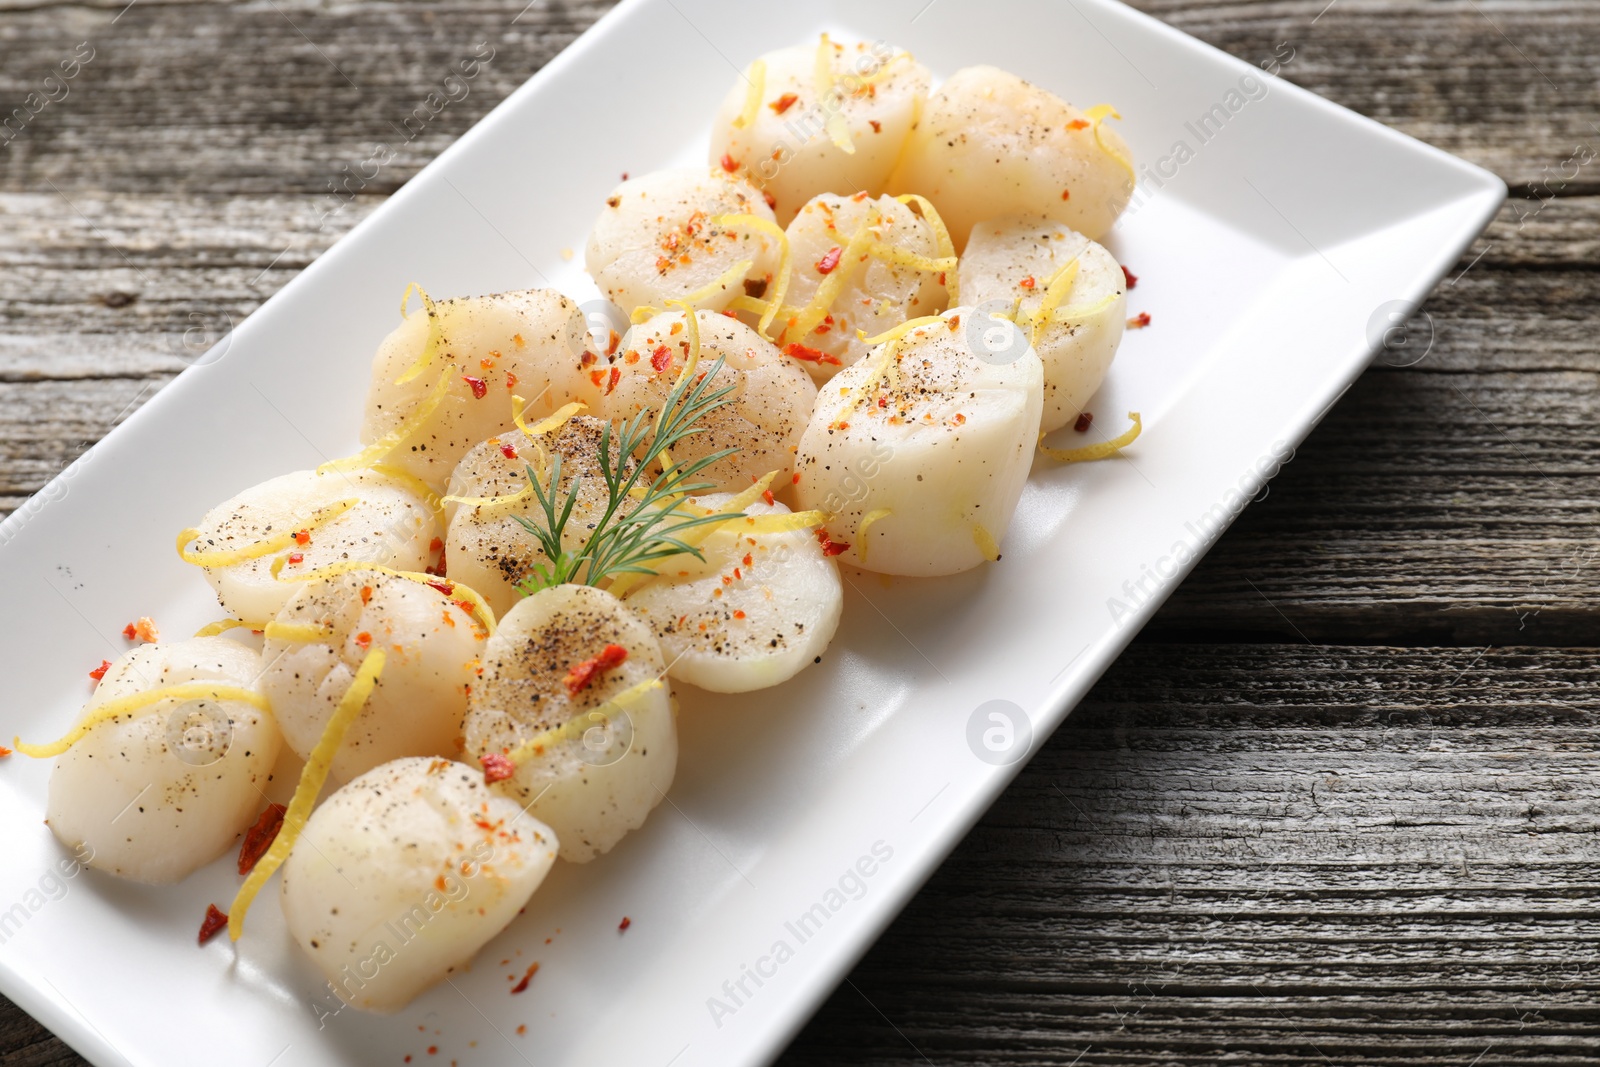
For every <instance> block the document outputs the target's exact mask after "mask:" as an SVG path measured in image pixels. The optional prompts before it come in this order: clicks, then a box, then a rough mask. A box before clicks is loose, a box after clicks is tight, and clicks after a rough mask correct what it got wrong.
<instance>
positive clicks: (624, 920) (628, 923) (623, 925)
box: [617, 915, 633, 932]
mask: <svg viewBox="0 0 1600 1067" xmlns="http://www.w3.org/2000/svg"><path fill="white" fill-rule="evenodd" d="M632 925H633V920H632V919H630V918H628V917H627V916H626V915H624V916H623V917H622V921H621V922H619V923H618V924H617V930H618V931H619V932H620V931H623V930H626V929H627V928H628V927H630V926H632Z"/></svg>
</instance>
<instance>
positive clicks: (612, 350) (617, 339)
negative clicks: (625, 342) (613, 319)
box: [606, 330, 622, 356]
mask: <svg viewBox="0 0 1600 1067" xmlns="http://www.w3.org/2000/svg"><path fill="white" fill-rule="evenodd" d="M607 332H608V333H609V334H610V337H609V338H608V339H607V341H606V355H608V356H614V355H616V354H617V346H618V345H620V344H621V343H622V337H621V336H620V335H619V334H618V333H617V331H616V330H609V331H607Z"/></svg>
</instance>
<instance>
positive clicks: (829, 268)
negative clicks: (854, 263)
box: [817, 245, 844, 274]
mask: <svg viewBox="0 0 1600 1067" xmlns="http://www.w3.org/2000/svg"><path fill="white" fill-rule="evenodd" d="M842 255H844V249H842V248H840V247H839V246H838V245H834V246H833V247H832V248H830V249H828V250H827V251H826V252H824V253H822V258H821V259H819V260H817V273H818V274H832V273H833V268H835V267H837V266H838V265H839V257H840V256H842Z"/></svg>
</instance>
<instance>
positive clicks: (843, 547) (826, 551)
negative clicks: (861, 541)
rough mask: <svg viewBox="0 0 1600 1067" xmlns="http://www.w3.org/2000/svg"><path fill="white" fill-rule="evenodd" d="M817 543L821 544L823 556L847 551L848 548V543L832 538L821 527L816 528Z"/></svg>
mask: <svg viewBox="0 0 1600 1067" xmlns="http://www.w3.org/2000/svg"><path fill="white" fill-rule="evenodd" d="M817 543H818V544H820V545H822V554H823V555H824V556H837V555H838V554H839V553H841V552H848V551H849V550H850V546H849V545H847V544H845V543H844V542H843V541H835V540H833V539H832V538H830V537H829V536H828V531H827V530H824V529H822V528H821V527H818V528H817Z"/></svg>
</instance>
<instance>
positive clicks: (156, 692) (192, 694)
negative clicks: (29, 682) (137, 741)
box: [11, 682, 270, 759]
mask: <svg viewBox="0 0 1600 1067" xmlns="http://www.w3.org/2000/svg"><path fill="white" fill-rule="evenodd" d="M207 697H210V698H211V699H212V700H239V701H243V702H244V703H246V704H249V705H251V706H252V707H256V708H260V709H261V710H262V711H267V710H270V709H269V707H268V705H267V698H266V697H264V696H262V695H261V694H260V693H258V692H256V691H255V690H254V689H244V688H241V687H240V686H236V685H217V684H215V683H213V682H186V683H184V684H183V685H169V686H164V687H163V688H161V689H148V690H146V691H144V692H143V693H130V694H128V695H127V696H125V697H118V698H116V699H115V700H108V701H106V702H105V703H104V704H100V705H98V706H96V707H93V708H91V709H89V711H88V713H87V714H85V715H84V717H83V718H82V719H80V720H78V723H77V725H75V726H74V727H73V728H72V729H70V730H68V731H67V732H66V733H65V734H64V735H62V736H61V737H60V738H59V739H57V740H55V741H52V742H50V743H49V744H48V745H30V744H26V743H25V742H24V741H23V740H22V739H21V738H20V737H18V738H13V739H12V741H11V745H12V747H13V748H15V749H16V750H17V751H18V752H20V753H22V754H23V755H24V756H32V757H33V758H34V759H48V758H50V757H51V756H59V755H61V753H63V752H65V751H67V749H69V748H71V747H72V746H73V745H75V744H77V743H78V742H79V741H82V740H83V739H84V737H85V736H87V735H88V733H89V731H90V730H93V729H94V728H95V727H96V726H99V725H100V724H101V723H105V722H110V721H111V720H113V719H120V718H121V717H122V716H124V715H126V716H129V717H130V718H132V717H134V716H136V715H137V714H138V713H139V712H141V711H148V710H150V709H151V708H153V707H155V706H156V705H157V704H161V703H164V702H166V701H168V700H204V699H206V698H207Z"/></svg>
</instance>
